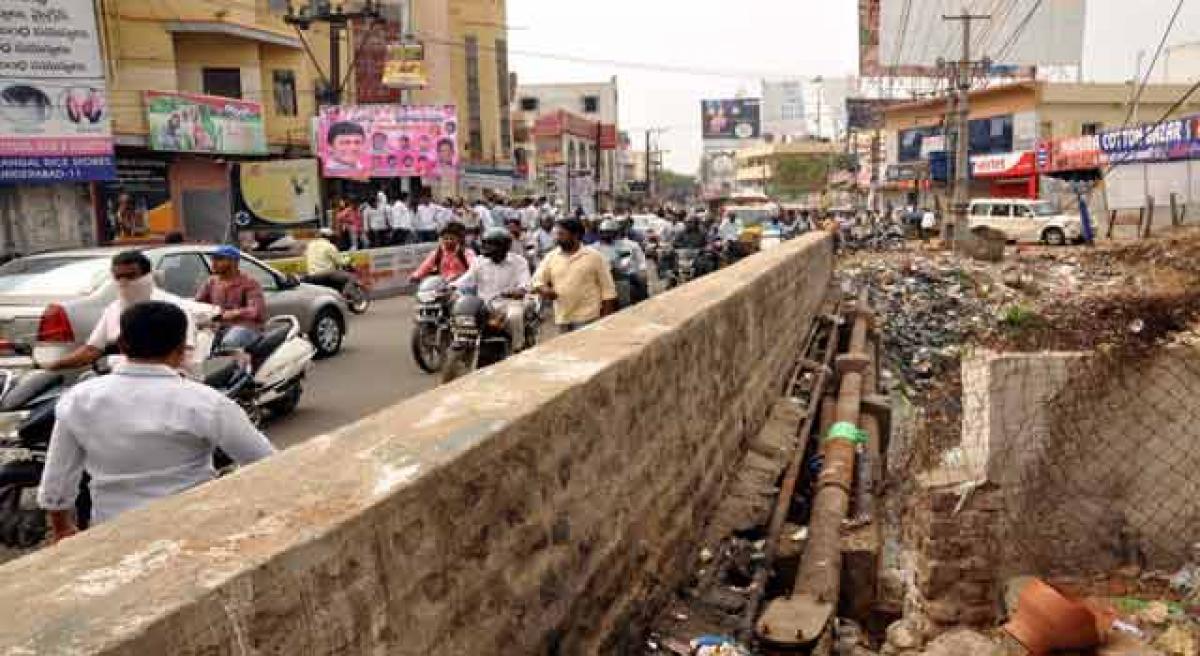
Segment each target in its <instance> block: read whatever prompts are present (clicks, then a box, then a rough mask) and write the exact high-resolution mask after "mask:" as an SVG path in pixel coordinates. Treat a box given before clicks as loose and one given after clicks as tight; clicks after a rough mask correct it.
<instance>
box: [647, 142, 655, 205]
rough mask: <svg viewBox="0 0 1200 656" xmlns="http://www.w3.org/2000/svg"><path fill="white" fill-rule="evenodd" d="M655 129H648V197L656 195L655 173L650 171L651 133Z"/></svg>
mask: <svg viewBox="0 0 1200 656" xmlns="http://www.w3.org/2000/svg"><path fill="white" fill-rule="evenodd" d="M653 133H654V130H646V199H647V200H649V199H651V198H653V197H654V175H653V174H652V173H651V172H650V167H651V166H652V164H651V161H650V135H651V134H653Z"/></svg>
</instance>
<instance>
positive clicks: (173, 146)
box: [145, 91, 267, 155]
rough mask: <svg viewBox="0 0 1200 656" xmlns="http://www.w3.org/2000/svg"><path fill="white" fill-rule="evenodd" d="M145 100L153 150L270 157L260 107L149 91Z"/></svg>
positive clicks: (206, 97) (234, 100)
mask: <svg viewBox="0 0 1200 656" xmlns="http://www.w3.org/2000/svg"><path fill="white" fill-rule="evenodd" d="M145 98H146V118H147V120H148V122H149V124H150V149H151V150H162V151H168V152H179V153H216V154H223V155H265V154H267V133H266V129H265V128H264V127H263V115H262V105H261V104H259V103H256V102H251V101H249V100H237V99H234V98H224V97H221V96H205V95H201V94H197V93H175V92H169V91H147V92H145Z"/></svg>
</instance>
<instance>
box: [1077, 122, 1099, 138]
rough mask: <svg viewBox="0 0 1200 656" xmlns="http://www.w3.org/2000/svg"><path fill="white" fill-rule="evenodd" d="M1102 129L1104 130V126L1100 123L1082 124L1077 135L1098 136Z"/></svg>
mask: <svg viewBox="0 0 1200 656" xmlns="http://www.w3.org/2000/svg"><path fill="white" fill-rule="evenodd" d="M1102 129H1104V126H1102V125H1101V124H1100V123H1084V124H1083V128H1082V129H1081V130H1080V132H1079V133H1080V134H1082V135H1084V136H1089V137H1094V136H1096V135H1098V134H1100V130H1102Z"/></svg>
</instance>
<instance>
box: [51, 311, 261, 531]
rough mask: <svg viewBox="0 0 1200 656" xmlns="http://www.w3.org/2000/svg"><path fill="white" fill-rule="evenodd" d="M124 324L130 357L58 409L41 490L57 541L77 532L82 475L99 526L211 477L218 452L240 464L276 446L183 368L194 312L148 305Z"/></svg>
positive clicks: (75, 390)
mask: <svg viewBox="0 0 1200 656" xmlns="http://www.w3.org/2000/svg"><path fill="white" fill-rule="evenodd" d="M120 323H121V350H122V352H124V353H125V355H126V356H127V357H128V359H129V361H128V362H126V363H124V364H121V365H118V366H117V367H116V369H115V370H114V371H113V373H112V374H110V375H108V376H101V377H99V378H94V379H92V380H89V381H85V382H82V383H79V384H78V385H76V386H75V387H72V388H71V389H70V390H68V391H67V392H66V393H65V394H64V395H63V396H62V398H61V399H60V400H59V402H58V406H57V408H56V412H57V418H56V423H55V425H54V432H53V434H52V435H51V436H50V446H49V449H48V451H47V455H46V466H45V469H44V471H43V473H42V480H41V484H40V486H39V488H38V504H39V505H40V506H41V507H42V508H44V509H46V510H48V511H49V514H50V524H51V529H52V531H53V534H54V540H55V542H57V541H59V540H62V539H63V538H67V537H70V536H71V535H74V534H75V533H76V532H78V530H79V529H78V524H77V519H78V518H75V517H74V513H73V512H72V511H73V509H74V508H75V505H76V497H77V496H78V494H79V481H80V478H81V477H82V476H83V472H84V471H87V472H88V474H89V475H90V476H91V482H90V483H89V489H90V491H91V495H92V522H93V523H101V522H105V521H108V520H110V519H113V518H114V517H116V516H117V515H120V514H121V513H124V512H127V511H130V510H133V509H135V508H139V507H141V506H144V505H146V504H148V503H150V502H151V501H154V500H156V499H160V498H163V497H168V496H171V495H173V494H177V493H179V492H182V491H184V490H187V489H190V488H193V487H195V486H197V485H200V484H203V483H205V482H207V481H210V480H212V479H213V478H215V477H216V471H215V470H214V468H213V454H214V452H215V451H216V449H218V448H219V449H221V450H222V451H223V452H224V453H225V455H227V456H229V457H230V458H232V459H233V461H234V462H237V463H239V464H249V463H252V462H255V461H257V460H261V459H262V458H266V457H267V456H269V455H271V454H272V453H274V452H275V449H274V448H273V447H272V446H271V443H270V442H268V441H267V438H266V437H263V434H262V433H260V432H259V431H258V429H256V428H255V427H254V425H253V424H251V423H250V420H249V419H247V418H246V414H245V413H244V412H243V411H242V409H241V408H239V407H238V406H237V404H236V403H234V402H233V401H231V400H229V399H227V398H225V397H224V396H223V395H222V394H221V393H220V392H217V391H216V390H214V389H212V388H210V387H208V386H206V385H202V384H200V383H197V382H194V381H190V380H187V379H185V378H183V377H181V376H180V375H179V374H178V373H177V372H176V369H177V368H178V367H179V365H180V364H181V363H182V361H183V358H184V351H185V348H186V347H185V343H184V339H185V336H186V334H187V324H188V317H187V313H186V312H184V311H183V310H181V309H179V308H178V307H177V306H175V305H173V304H171V303H163V302H159V301H147V302H144V303H139V304H137V305H135V306H133V307H131V308H129V309H127V310H125V311H124V312H123V313H122V314H121V320H120Z"/></svg>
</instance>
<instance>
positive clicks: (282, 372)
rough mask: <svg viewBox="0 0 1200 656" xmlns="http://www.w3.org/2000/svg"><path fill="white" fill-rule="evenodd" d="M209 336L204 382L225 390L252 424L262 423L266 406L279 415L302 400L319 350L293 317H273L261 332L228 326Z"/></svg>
mask: <svg viewBox="0 0 1200 656" xmlns="http://www.w3.org/2000/svg"><path fill="white" fill-rule="evenodd" d="M213 341H214V345H213V347H212V352H211V354H210V357H209V358H208V359H207V360H206V361H205V363H204V365H203V368H204V374H203V376H204V382H205V383H206V384H207V385H209V386H210V387H214V388H216V389H219V390H222V391H223V392H227V395H228V396H229V397H230V398H231V399H233V400H234V401H236V402H237V404H238V405H239V406H240V407H241V408H242V410H243V411H245V413H246V416H247V417H249V418H250V421H251V423H253V424H254V425H255V426H261V425H262V424H263V421H264V417H265V413H266V412H270V413H271V416H272V417H281V416H284V415H287V414H290V413H291V412H292V411H293V410H295V409H296V406H297V405H299V404H300V398H301V397H302V396H303V394H304V379H305V378H306V377H307V376H308V372H309V370H310V369H312V362H313V358H314V357H316V354H317V350H316V348H315V347H314V346H313V345H312V342H310V341H308V340H307V339H305V338H304V336H303V335H302V334H301V330H300V321H299V320H298V319H296V317H293V316H287V315H285V316H278V317H272V318H271V320H270V321H268V322H267V325H266V326H265V327H264V328H263V331H262V333H261V334H259V333H255V332H253V331H245V330H236V329H229V330H227V331H224V332H223V333H222V334H220V335H219V336H218V337H217V338H215V339H214V340H213ZM247 378H248V381H247ZM235 388H236V389H235Z"/></svg>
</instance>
